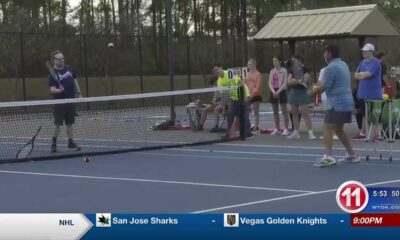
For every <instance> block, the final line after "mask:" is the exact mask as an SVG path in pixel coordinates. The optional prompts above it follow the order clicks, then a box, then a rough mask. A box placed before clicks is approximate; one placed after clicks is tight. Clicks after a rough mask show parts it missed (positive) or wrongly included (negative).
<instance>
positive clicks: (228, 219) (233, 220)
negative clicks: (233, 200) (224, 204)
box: [224, 213, 239, 227]
mask: <svg viewBox="0 0 400 240" xmlns="http://www.w3.org/2000/svg"><path fill="white" fill-rule="evenodd" d="M224 227H239V214H238V213H225V214H224Z"/></svg>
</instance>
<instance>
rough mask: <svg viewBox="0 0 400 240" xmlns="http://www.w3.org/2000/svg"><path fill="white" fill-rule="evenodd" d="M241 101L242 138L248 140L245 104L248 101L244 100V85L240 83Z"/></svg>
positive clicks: (240, 123)
mask: <svg viewBox="0 0 400 240" xmlns="http://www.w3.org/2000/svg"><path fill="white" fill-rule="evenodd" d="M238 91H239V103H240V108H239V132H240V140H242V141H244V140H246V136H245V112H244V111H245V106H244V105H245V104H246V102H245V101H244V86H243V85H240V86H239V89H238Z"/></svg>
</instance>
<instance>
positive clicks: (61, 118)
mask: <svg viewBox="0 0 400 240" xmlns="http://www.w3.org/2000/svg"><path fill="white" fill-rule="evenodd" d="M53 115H54V124H55V125H57V126H61V125H64V122H65V125H73V124H74V123H75V115H76V111H75V107H74V106H56V107H55V108H54V113H53Z"/></svg>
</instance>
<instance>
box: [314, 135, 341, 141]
mask: <svg viewBox="0 0 400 240" xmlns="http://www.w3.org/2000/svg"><path fill="white" fill-rule="evenodd" d="M319 139H321V140H324V136H323V135H322V136H321V137H319ZM333 140H339V138H338V136H337V135H336V134H334V135H333Z"/></svg>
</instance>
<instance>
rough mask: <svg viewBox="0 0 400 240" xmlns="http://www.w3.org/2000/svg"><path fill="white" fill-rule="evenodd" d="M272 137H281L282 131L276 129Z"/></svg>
mask: <svg viewBox="0 0 400 240" xmlns="http://www.w3.org/2000/svg"><path fill="white" fill-rule="evenodd" d="M270 135H273V136H278V135H281V131H280V130H279V129H275V130H274V131H273V132H272V133H271V134H270Z"/></svg>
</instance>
